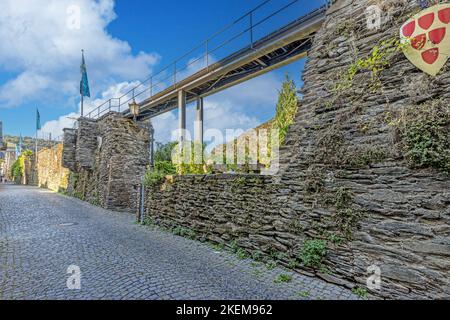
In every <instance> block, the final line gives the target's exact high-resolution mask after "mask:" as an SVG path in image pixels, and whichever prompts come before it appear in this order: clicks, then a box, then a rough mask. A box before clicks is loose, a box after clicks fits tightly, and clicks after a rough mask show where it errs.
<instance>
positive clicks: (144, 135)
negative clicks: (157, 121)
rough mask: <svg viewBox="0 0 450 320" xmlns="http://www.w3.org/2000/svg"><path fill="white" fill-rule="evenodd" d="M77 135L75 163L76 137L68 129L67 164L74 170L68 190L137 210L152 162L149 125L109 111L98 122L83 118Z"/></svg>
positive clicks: (101, 202) (108, 205) (106, 205)
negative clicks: (136, 122)
mask: <svg viewBox="0 0 450 320" xmlns="http://www.w3.org/2000/svg"><path fill="white" fill-rule="evenodd" d="M76 136H77V139H76V147H75V150H76V151H75V154H76V163H75V164H73V163H72V159H73V150H74V147H73V140H74V139H73V135H72V132H71V131H65V138H64V143H65V144H64V154H65V159H66V161H65V163H64V165H65V166H66V167H70V169H71V171H72V172H71V176H70V180H69V188H68V193H69V194H71V195H73V196H75V197H78V198H80V199H82V200H85V201H88V202H90V203H93V204H95V205H99V206H102V207H104V208H107V209H112V210H116V211H128V212H135V210H136V208H137V207H136V206H137V201H136V198H137V192H138V189H139V185H140V183H141V179H142V176H143V175H144V174H145V171H146V167H147V165H148V163H149V135H148V128H147V126H146V125H145V124H138V125H137V124H135V123H133V121H131V120H129V119H126V118H124V117H123V116H122V115H121V114H119V113H109V114H107V115H106V116H104V117H102V118H101V119H99V120H98V121H92V120H88V119H80V120H79V129H78V131H77V134H76Z"/></svg>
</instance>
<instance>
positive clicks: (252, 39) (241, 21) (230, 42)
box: [85, 0, 332, 119]
mask: <svg viewBox="0 0 450 320" xmlns="http://www.w3.org/2000/svg"><path fill="white" fill-rule="evenodd" d="M331 3H332V1H328V0H319V1H305V0H264V1H263V2H262V3H261V4H259V5H258V6H257V7H255V8H254V9H252V10H251V11H249V12H247V13H246V14H245V15H243V16H241V17H240V18H238V19H236V20H235V21H233V22H232V23H230V24H229V25H227V26H225V27H224V28H222V29H221V30H219V31H217V32H216V33H215V34H213V35H212V36H211V37H209V38H208V39H206V40H204V41H203V42H201V43H200V44H199V45H197V46H195V47H194V48H192V49H191V50H189V51H188V52H186V53H185V54H183V55H182V56H180V57H178V58H177V59H176V60H174V61H173V62H171V63H170V64H168V65H166V66H165V67H164V68H162V69H161V70H159V71H158V72H155V73H153V74H152V75H151V76H150V77H148V78H147V79H145V80H144V81H142V82H140V83H139V85H137V86H135V87H133V88H132V89H130V90H129V91H127V92H126V93H125V94H123V95H122V96H120V97H118V98H111V99H109V100H107V101H105V102H104V103H102V104H101V105H99V106H98V107H96V108H95V109H93V110H92V111H90V112H89V113H88V114H86V115H85V116H86V117H87V118H92V119H98V118H100V117H102V116H103V115H105V114H107V113H108V112H111V111H116V112H124V111H126V110H128V109H129V107H128V105H129V103H131V102H132V101H134V100H135V101H136V102H138V103H141V102H143V101H144V100H147V99H151V98H152V97H153V96H155V95H156V94H158V93H159V92H162V91H163V90H165V89H167V88H169V87H172V86H175V87H176V85H177V84H178V83H179V82H181V81H182V80H184V79H186V78H188V77H189V76H191V75H193V74H195V73H196V72H198V71H200V70H203V69H207V70H208V69H209V68H211V66H213V65H214V64H215V63H216V62H217V61H220V60H221V59H223V58H226V57H227V56H229V55H231V54H233V53H235V52H238V51H239V50H242V49H245V48H248V47H250V48H253V45H254V44H255V43H256V42H257V41H258V40H260V39H262V38H263V37H264V36H267V35H269V34H270V33H272V32H274V31H276V30H278V29H280V28H282V27H284V26H286V25H288V24H289V23H290V22H293V21H295V20H297V19H298V18H299V16H302V13H304V14H305V15H308V14H312V13H314V12H315V11H317V10H323V9H324V8H325V7H328V6H329V5H330V4H331Z"/></svg>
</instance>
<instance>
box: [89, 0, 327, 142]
mask: <svg viewBox="0 0 450 320" xmlns="http://www.w3.org/2000/svg"><path fill="white" fill-rule="evenodd" d="M283 2H284V3H283ZM308 2H309V1H308ZM318 2H320V1H318ZM321 3H322V5H320V6H318V7H316V8H314V9H312V10H310V11H309V12H308V13H306V14H303V15H301V16H300V17H298V15H297V16H296V17H294V18H293V19H292V14H293V13H294V14H295V12H293V10H294V9H295V10H299V7H298V5H303V4H306V1H305V0H289V1H279V0H265V1H263V2H262V3H261V4H260V5H259V6H257V7H256V8H254V9H253V10H251V11H250V12H248V13H247V14H245V15H243V16H242V17H240V18H239V19H237V20H236V21H234V22H233V23H231V24H230V25H228V26H227V27H225V28H224V29H222V30H220V31H219V32H218V33H216V34H214V35H213V36H212V37H210V38H209V39H207V40H205V41H204V42H202V43H201V44H200V45H199V46H197V47H195V48H194V49H192V50H191V51H189V52H188V53H186V54H185V55H183V56H181V57H180V58H178V59H177V60H176V61H174V62H172V63H171V64H170V65H169V66H167V67H165V68H163V69H162V70H160V71H159V72H157V73H155V74H153V75H152V76H150V77H149V78H148V79H146V80H145V81H143V82H141V83H140V84H139V85H138V86H136V87H134V88H133V89H131V90H130V91H129V92H127V93H126V94H124V95H123V96H121V97H118V98H113V99H109V100H108V101H106V102H105V103H103V104H102V105H100V106H99V107H97V108H96V109H94V110H93V111H91V112H90V113H88V114H87V115H85V117H87V118H91V119H97V118H100V117H102V116H103V115H105V114H107V113H109V112H121V113H122V114H123V115H124V116H126V117H130V118H133V117H137V119H138V120H146V119H149V118H153V117H156V116H158V115H161V114H163V113H166V112H169V111H172V110H174V109H177V108H178V109H179V119H180V126H179V127H180V129H185V128H186V105H187V104H188V103H192V102H195V101H196V102H197V117H196V120H197V122H198V124H196V129H197V130H199V132H201V133H202V132H203V98H205V97H207V96H209V95H212V94H214V93H217V92H219V91H222V90H224V89H227V88H229V87H232V86H234V85H237V84H239V83H242V82H245V81H247V80H249V79H252V78H254V77H257V76H259V75H262V74H264V73H267V72H269V71H271V70H274V69H277V68H280V67H282V66H284V65H287V64H289V63H291V62H293V61H295V60H298V59H301V58H303V57H305V56H306V55H307V52H308V50H309V49H310V48H311V45H312V41H313V37H314V35H315V33H316V32H317V31H318V30H319V28H320V27H321V26H322V24H323V22H324V21H325V17H326V12H327V10H328V8H329V7H330V6H331V5H332V3H333V1H321ZM269 5H270V8H269ZM296 5H297V6H296ZM267 8H269V9H270V10H269V11H268V9H267ZM299 11H301V10H299ZM303 11H304V10H303ZM285 16H288V17H291V20H290V21H288V22H287V23H286V22H285V21H283V20H287V19H286V17H285ZM280 21H283V25H282V26H279V22H280ZM274 22H276V23H274ZM265 24H266V25H269V27H270V26H271V25H274V26H275V28H276V29H272V30H270V31H271V32H268V33H266V34H261V31H260V30H259V28H260V27H261V29H262V26H264V25H265ZM265 30H267V28H266V29H265ZM224 36H228V38H225V39H224ZM218 39H219V40H221V42H218ZM230 48H231V49H233V48H237V49H236V50H234V52H232V53H231V54H227V55H226V56H225V57H224V58H222V59H220V60H218V59H217V57H218V56H220V54H221V52H223V51H224V50H225V49H228V51H229V50H230ZM193 57H194V58H193ZM134 102H135V103H134ZM130 104H131V106H136V105H138V106H139V107H138V108H133V109H138V110H137V112H136V111H134V112H133V113H132V112H131V110H130ZM201 136H202V135H201Z"/></svg>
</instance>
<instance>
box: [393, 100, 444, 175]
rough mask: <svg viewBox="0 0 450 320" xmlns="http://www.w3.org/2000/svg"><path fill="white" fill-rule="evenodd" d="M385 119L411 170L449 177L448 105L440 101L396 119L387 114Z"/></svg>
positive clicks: (412, 110) (406, 111)
mask: <svg viewBox="0 0 450 320" xmlns="http://www.w3.org/2000/svg"><path fill="white" fill-rule="evenodd" d="M387 120H388V123H389V124H390V125H391V126H393V127H394V128H395V130H396V132H397V135H398V136H399V138H400V139H399V140H400V141H399V146H400V149H401V151H402V154H403V156H404V157H405V158H406V159H407V160H408V162H409V164H410V165H411V166H412V167H414V168H435V169H437V170H440V171H443V172H445V173H447V174H450V106H449V105H448V103H446V102H445V100H444V99H437V100H433V101H431V102H427V103H425V104H422V105H419V106H417V107H416V106H415V107H414V108H408V109H405V110H403V111H402V112H401V113H400V114H399V115H397V117H392V115H388V117H387Z"/></svg>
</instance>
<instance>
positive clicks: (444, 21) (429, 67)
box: [400, 3, 450, 76]
mask: <svg viewBox="0 0 450 320" xmlns="http://www.w3.org/2000/svg"><path fill="white" fill-rule="evenodd" d="M400 37H401V39H402V40H403V42H404V43H408V44H409V45H408V46H407V47H406V48H405V49H404V53H405V55H406V57H407V58H408V59H409V61H411V62H412V63H413V64H414V65H415V66H416V67H417V68H419V69H420V70H422V71H424V72H426V73H428V74H430V75H432V76H435V75H437V74H438V73H439V71H441V69H442V68H443V67H444V65H445V64H446V62H447V60H448V58H449V57H450V4H449V3H447V4H438V5H435V6H432V7H430V8H427V9H425V10H423V11H421V12H420V13H418V14H416V15H415V16H414V17H412V18H411V19H409V20H408V21H407V22H405V24H404V25H402V27H401V29H400Z"/></svg>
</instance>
